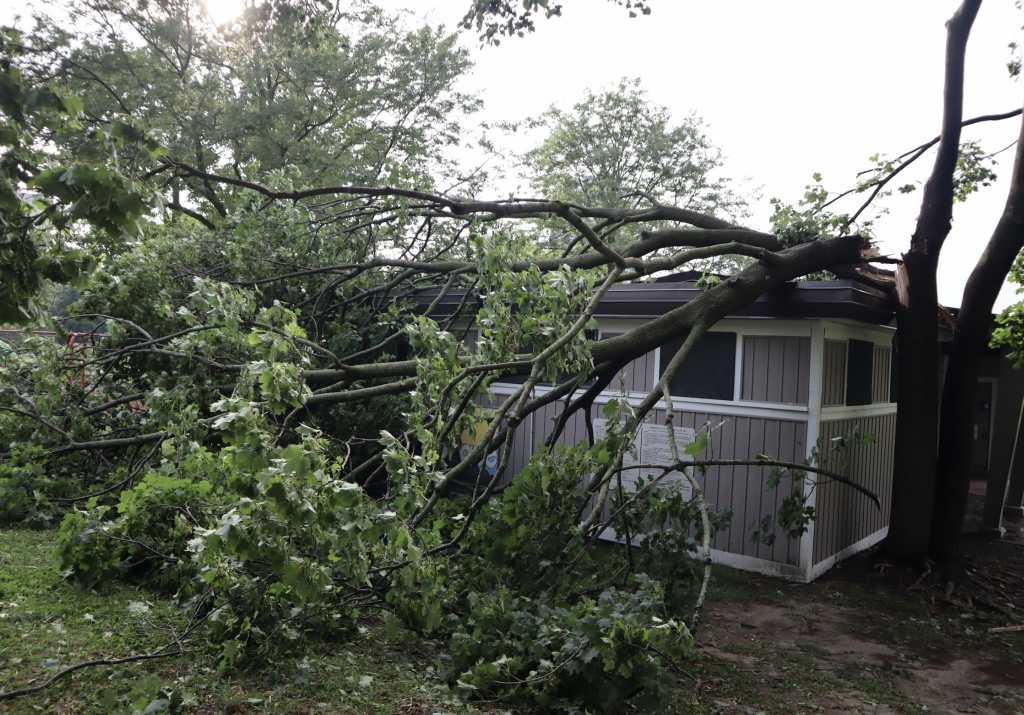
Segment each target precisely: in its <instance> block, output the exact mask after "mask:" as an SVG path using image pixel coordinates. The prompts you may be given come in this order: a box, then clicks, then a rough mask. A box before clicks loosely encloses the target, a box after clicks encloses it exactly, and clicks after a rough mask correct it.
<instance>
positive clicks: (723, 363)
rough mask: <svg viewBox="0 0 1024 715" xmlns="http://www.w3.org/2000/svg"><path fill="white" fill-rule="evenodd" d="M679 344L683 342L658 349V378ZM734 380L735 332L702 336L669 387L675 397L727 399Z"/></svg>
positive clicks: (680, 340) (674, 341)
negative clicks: (659, 366)
mask: <svg viewBox="0 0 1024 715" xmlns="http://www.w3.org/2000/svg"><path fill="white" fill-rule="evenodd" d="M682 345H683V339H682V338H680V339H679V340H673V341H672V342H669V343H666V344H665V345H663V346H662V347H661V368H660V372H659V374H658V377H659V378H660V377H661V376H662V375H664V374H665V368H666V367H668V364H669V363H670V362H671V361H672V356H674V355H675V354H676V353H677V352H678V351H679V348H681V347H682ZM735 377H736V333H706V334H705V335H704V337H703V338H701V341H700V342H699V343H697V346H696V347H695V348H694V349H693V352H692V353H690V357H689V358H687V360H686V362H685V363H683V367H682V368H681V369H680V370H679V373H678V374H677V375H676V376H675V379H673V380H672V384H671V385H670V386H669V389H670V390H671V394H672V395H675V396H678V397H703V398H706V399H711V400H731V399H732V398H733V381H734V379H735Z"/></svg>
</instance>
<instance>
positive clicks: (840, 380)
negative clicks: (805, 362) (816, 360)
mask: <svg viewBox="0 0 1024 715" xmlns="http://www.w3.org/2000/svg"><path fill="white" fill-rule="evenodd" d="M821 370H822V374H821V406H822V407H834V406H836V405H845V404H846V341H845V340H826V341H825V352H824V355H823V358H822V364H821Z"/></svg>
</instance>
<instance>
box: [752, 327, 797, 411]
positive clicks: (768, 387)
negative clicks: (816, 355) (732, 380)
mask: <svg viewBox="0 0 1024 715" xmlns="http://www.w3.org/2000/svg"><path fill="white" fill-rule="evenodd" d="M810 369H811V340H810V338H782V337H749V336H748V337H745V338H743V382H742V386H741V389H740V399H741V400H746V401H749V402H775V403H782V404H789V405H806V404H807V392H808V386H809V384H810V379H809V375H810Z"/></svg>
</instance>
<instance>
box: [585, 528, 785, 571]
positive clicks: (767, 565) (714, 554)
mask: <svg viewBox="0 0 1024 715" xmlns="http://www.w3.org/2000/svg"><path fill="white" fill-rule="evenodd" d="M646 536H647V535H646V534H637V535H636V536H634V537H633V545H634V546H636V545H638V542H641V541H643V540H644V537H646ZM599 538H600V539H601V540H602V541H614V542H615V543H618V544H625V543H626V541H625V539H620V538H618V537H617V535H616V533H615V529H614V528H613V527H610V526H609V527H608V528H606V529H605V530H604V531H602V532H601V536H600V537H599ZM703 553H704V551H703V549H701V548H699V547H698V549H697V553H696V554H695V555H694V558H697V559H699V558H701V554H703ZM711 562H712V563H716V564H721V565H723V566H728V567H730V568H734V569H739V570H740V571H752V572H754V573H759V574H762V575H764V576H778V577H780V578H784V579H787V580H790V581H804V578H803V575H802V574H801V573H800V567H799V566H794V565H792V564H784V563H780V562H778V561H770V560H768V559H759V558H757V557H756V556H744V555H743V554H734V553H732V552H731V551H720V550H719V549H711Z"/></svg>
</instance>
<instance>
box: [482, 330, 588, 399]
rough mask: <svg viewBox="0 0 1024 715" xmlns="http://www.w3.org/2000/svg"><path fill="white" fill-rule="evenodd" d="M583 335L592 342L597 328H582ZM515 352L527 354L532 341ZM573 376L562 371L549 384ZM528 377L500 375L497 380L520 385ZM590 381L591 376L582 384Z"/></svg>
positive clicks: (560, 382)
mask: <svg viewBox="0 0 1024 715" xmlns="http://www.w3.org/2000/svg"><path fill="white" fill-rule="evenodd" d="M583 337H585V338H586V339H587V340H589V341H590V342H594V341H596V340H597V337H598V332H597V330H594V329H591V328H584V329H583ZM516 352H517V353H519V354H520V355H525V354H528V353H532V352H533V343H527V344H526V345H523V346H522V347H520V348H519V349H518V350H517V351H516ZM573 377H575V375H571V374H570V373H567V372H563V373H562V374H561V375H559V376H558V379H557V380H556V381H555V382H553V383H551V386H552V387H554V386H555V385H556V384H557V385H560V384H562V383H563V382H568V381H569V380H570V379H572V378H573ZM529 378H530V376H529V375H503V376H502V377H500V378H498V380H497V382H502V383H505V384H509V385H522V384H523V383H525V382H526V381H527V380H528V379H529ZM592 381H593V378H591V379H590V380H587V382H585V383H583V384H585V385H589V384H591V382H592ZM540 384H542V385H543V384H545V383H540Z"/></svg>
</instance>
